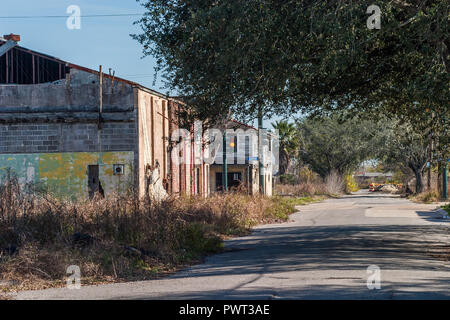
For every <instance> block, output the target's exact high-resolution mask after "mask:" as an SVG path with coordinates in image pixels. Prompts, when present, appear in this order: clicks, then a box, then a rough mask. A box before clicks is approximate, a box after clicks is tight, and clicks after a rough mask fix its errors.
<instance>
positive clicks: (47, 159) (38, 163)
mask: <svg viewBox="0 0 450 320" xmlns="http://www.w3.org/2000/svg"><path fill="white" fill-rule="evenodd" d="M133 161H134V152H101V153H98V152H73V153H39V154H36V153H34V154H0V183H1V181H2V179H4V176H5V174H6V171H7V169H8V168H9V169H11V171H13V172H14V173H15V174H16V175H17V177H18V178H19V182H20V183H21V184H25V183H39V184H41V185H42V186H45V187H47V188H48V190H49V191H50V192H52V193H53V194H55V196H58V197H69V198H73V199H74V198H87V197H88V196H89V190H88V176H87V170H88V169H87V168H88V165H97V164H98V165H99V169H100V170H99V171H100V173H99V178H100V182H101V184H102V187H103V189H104V191H105V194H111V193H114V192H118V193H122V192H124V191H126V190H127V188H128V187H129V186H131V185H132V183H133ZM114 164H123V165H125V172H124V174H123V175H114V173H113V165H114Z"/></svg>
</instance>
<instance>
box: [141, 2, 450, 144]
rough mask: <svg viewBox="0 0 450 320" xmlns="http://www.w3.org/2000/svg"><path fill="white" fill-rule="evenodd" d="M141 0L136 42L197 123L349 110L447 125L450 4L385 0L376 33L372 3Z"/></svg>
mask: <svg viewBox="0 0 450 320" xmlns="http://www.w3.org/2000/svg"><path fill="white" fill-rule="evenodd" d="M140 2H141V3H142V5H144V6H145V8H146V13H145V15H144V17H143V18H142V19H141V20H139V21H137V23H138V24H139V25H140V26H141V27H142V33H141V34H137V35H134V38H135V39H136V40H138V41H139V42H140V43H141V44H142V45H143V50H144V54H145V55H153V56H155V57H156V58H157V60H158V71H159V72H162V73H163V74H164V77H165V79H166V81H167V84H168V86H169V88H170V89H173V90H176V92H177V93H178V94H180V95H182V96H183V97H185V99H186V102H188V105H189V106H191V107H192V109H193V112H192V113H191V114H192V115H193V116H195V117H198V118H210V119H212V118H215V117H220V116H222V115H224V114H228V112H229V111H230V110H232V111H233V113H234V115H235V116H238V117H240V118H242V119H246V118H249V117H255V116H256V113H257V109H258V108H260V107H263V108H264V114H265V115H267V116H271V115H273V114H292V113H294V112H299V111H301V112H305V113H310V114H327V113H330V112H335V111H342V110H345V112H347V114H349V111H354V112H360V111H364V112H366V113H372V114H379V113H380V112H381V113H383V114H389V113H391V114H395V115H397V116H399V117H404V118H405V119H406V120H408V121H410V122H411V121H414V122H415V123H416V124H417V125H418V126H419V125H420V126H423V127H427V128H429V127H430V125H434V126H435V127H436V128H437V129H439V130H441V128H442V127H444V128H445V127H446V126H447V127H448V114H449V101H450V95H449V83H450V78H449V70H450V65H449V60H450V59H449V49H450V41H449V33H448V30H449V19H448V16H449V6H450V4H449V1H442V0H390V1H384V2H382V3H380V4H379V6H380V9H381V29H379V30H377V29H369V28H368V27H367V23H366V22H367V19H368V18H369V16H370V13H369V14H368V13H367V8H368V7H369V6H370V5H372V4H373V1H372V0H358V1H354V0H247V1H241V0H189V1H188V0H145V1H144V0H141V1H140ZM437 129H436V130H437ZM436 134H438V135H440V136H442V135H443V134H444V135H445V134H447V135H448V131H446V132H444V133H442V132H437V133H436Z"/></svg>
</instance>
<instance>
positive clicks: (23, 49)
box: [0, 37, 176, 100]
mask: <svg viewBox="0 0 450 320" xmlns="http://www.w3.org/2000/svg"><path fill="white" fill-rule="evenodd" d="M0 42H2V43H0V47H1V45H3V44H5V43H6V42H7V40H6V39H4V38H3V37H0ZM15 48H17V49H19V50H21V51H25V52H28V53H31V54H33V55H36V56H40V57H42V58H45V59H50V60H53V61H55V62H59V63H61V64H64V65H66V66H67V67H69V68H73V69H76V70H80V71H84V72H88V73H91V74H95V75H99V74H100V72H99V71H97V70H94V69H91V68H88V67H83V66H80V65H78V64H75V63H71V62H68V61H65V60H62V59H60V58H56V57H53V56H51V55H48V54H45V53H41V52H38V51H35V50H32V49H28V48H25V47H22V46H19V45H17V46H15ZM11 49H12V48H11ZM11 49H9V50H11ZM9 50H8V51H9ZM103 77H104V78H107V79H111V80H114V81H119V82H123V83H126V84H128V85H130V86H133V87H137V88H139V89H142V90H145V91H147V92H148V93H151V94H154V95H156V96H158V97H160V98H163V99H170V96H168V95H166V94H163V93H161V92H158V91H156V90H153V89H150V88H147V87H145V86H143V85H141V84H139V83H137V82H134V81H131V80H127V79H124V78H121V77H116V76H112V75H110V74H107V73H103ZM174 100H176V99H174Z"/></svg>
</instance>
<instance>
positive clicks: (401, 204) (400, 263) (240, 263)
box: [15, 192, 450, 299]
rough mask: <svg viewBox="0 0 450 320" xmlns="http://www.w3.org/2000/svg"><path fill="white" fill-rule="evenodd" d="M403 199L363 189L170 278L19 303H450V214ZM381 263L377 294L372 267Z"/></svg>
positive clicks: (260, 230) (30, 295) (38, 294)
mask: <svg viewBox="0 0 450 320" xmlns="http://www.w3.org/2000/svg"><path fill="white" fill-rule="evenodd" d="M435 207H436V205H434V206H433V205H420V204H414V203H412V202H409V201H408V200H404V199H400V198H398V197H396V196H390V195H381V194H369V193H367V192H359V193H356V194H354V195H351V196H346V197H344V198H341V199H331V200H326V201H325V202H322V203H316V204H311V205H308V206H301V207H299V210H300V211H299V212H298V213H296V214H294V215H293V216H292V217H291V220H292V221H291V222H289V223H284V224H279V225H264V226H259V227H257V228H256V229H255V232H254V233H253V234H252V235H250V236H247V237H243V238H237V239H233V240H230V241H228V242H227V243H226V248H227V252H225V253H222V254H218V255H215V256H211V257H209V258H208V259H207V260H206V262H205V263H203V264H201V265H197V266H194V267H192V268H189V269H187V270H185V271H182V272H180V273H177V274H175V275H173V276H171V277H168V278H165V279H162V280H151V281H141V282H133V283H123V284H110V285H102V286H85V287H82V288H81V289H79V290H69V289H65V288H64V289H49V290H43V291H27V292H20V293H19V294H17V295H16V296H15V298H17V299H450V262H449V261H448V260H447V261H446V260H445V259H443V258H439V257H438V256H439V255H441V254H443V253H444V252H447V253H448V252H449V250H450V233H449V230H450V229H449V228H450V220H449V219H446V220H445V219H440V217H441V214H438V213H437V212H432V211H431V210H432V209H434V208H435ZM371 265H375V266H377V267H379V268H380V278H381V288H380V289H373V290H369V289H368V286H367V279H368V276H369V275H368V273H367V268H368V267H369V266H371Z"/></svg>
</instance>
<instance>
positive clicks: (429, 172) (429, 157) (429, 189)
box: [427, 133, 433, 191]
mask: <svg viewBox="0 0 450 320" xmlns="http://www.w3.org/2000/svg"><path fill="white" fill-rule="evenodd" d="M432 158H433V135H432V133H430V135H429V142H428V166H429V167H428V179H427V180H428V181H427V189H428V191H431V170H432V167H433V160H432Z"/></svg>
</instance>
